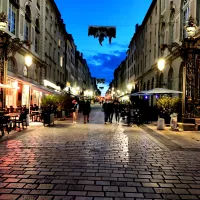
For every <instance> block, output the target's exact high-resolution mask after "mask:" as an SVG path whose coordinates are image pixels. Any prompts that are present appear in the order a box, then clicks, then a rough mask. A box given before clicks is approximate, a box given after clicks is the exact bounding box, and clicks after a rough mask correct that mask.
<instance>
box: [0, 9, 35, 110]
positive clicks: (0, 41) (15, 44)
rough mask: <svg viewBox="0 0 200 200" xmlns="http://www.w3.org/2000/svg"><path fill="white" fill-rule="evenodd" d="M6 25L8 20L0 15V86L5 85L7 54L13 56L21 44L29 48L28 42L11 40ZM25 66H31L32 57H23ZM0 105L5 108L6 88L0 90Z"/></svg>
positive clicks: (3, 15)
mask: <svg viewBox="0 0 200 200" xmlns="http://www.w3.org/2000/svg"><path fill="white" fill-rule="evenodd" d="M7 25H8V19H7V16H6V14H4V13H0V58H1V59H0V84H3V85H6V83H7V80H6V79H7V60H8V55H9V53H11V52H12V54H15V53H16V52H17V51H19V50H20V49H21V48H22V46H23V44H26V45H27V46H29V47H30V42H28V41H21V40H20V39H19V38H11V36H10V35H9V34H8V33H6V32H5V30H6V28H7ZM25 64H26V65H27V66H30V65H31V64H32V57H31V56H30V55H27V56H26V57H25ZM0 103H1V104H2V105H1V108H2V109H3V108H4V107H5V103H6V88H1V90H0Z"/></svg>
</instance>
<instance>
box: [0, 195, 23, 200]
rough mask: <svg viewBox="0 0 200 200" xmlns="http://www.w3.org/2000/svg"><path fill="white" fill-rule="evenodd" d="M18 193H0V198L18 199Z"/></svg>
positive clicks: (5, 199) (7, 199) (6, 199)
mask: <svg viewBox="0 0 200 200" xmlns="http://www.w3.org/2000/svg"><path fill="white" fill-rule="evenodd" d="M19 196H20V195H16V194H2V195H0V199H4V200H15V199H18V198H19Z"/></svg>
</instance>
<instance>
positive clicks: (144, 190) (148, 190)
mask: <svg viewBox="0 0 200 200" xmlns="http://www.w3.org/2000/svg"><path fill="white" fill-rule="evenodd" d="M137 190H138V192H141V193H155V192H154V190H153V189H152V188H147V187H137Z"/></svg>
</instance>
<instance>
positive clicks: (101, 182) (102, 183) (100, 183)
mask: <svg viewBox="0 0 200 200" xmlns="http://www.w3.org/2000/svg"><path fill="white" fill-rule="evenodd" d="M95 185H102V186H105V185H111V183H110V181H96V183H95Z"/></svg>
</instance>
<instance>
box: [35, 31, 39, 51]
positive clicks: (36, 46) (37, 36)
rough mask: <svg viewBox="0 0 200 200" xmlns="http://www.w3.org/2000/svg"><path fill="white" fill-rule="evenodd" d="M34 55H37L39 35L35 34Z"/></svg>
mask: <svg viewBox="0 0 200 200" xmlns="http://www.w3.org/2000/svg"><path fill="white" fill-rule="evenodd" d="M35 53H37V54H38V53H39V34H38V33H37V32H35Z"/></svg>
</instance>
